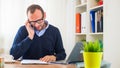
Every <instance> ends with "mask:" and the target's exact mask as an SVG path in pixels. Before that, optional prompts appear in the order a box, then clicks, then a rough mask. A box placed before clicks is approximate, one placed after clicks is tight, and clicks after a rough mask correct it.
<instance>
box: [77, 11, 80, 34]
mask: <svg viewBox="0 0 120 68" xmlns="http://www.w3.org/2000/svg"><path fill="white" fill-rule="evenodd" d="M76 33H81V14H80V13H76Z"/></svg>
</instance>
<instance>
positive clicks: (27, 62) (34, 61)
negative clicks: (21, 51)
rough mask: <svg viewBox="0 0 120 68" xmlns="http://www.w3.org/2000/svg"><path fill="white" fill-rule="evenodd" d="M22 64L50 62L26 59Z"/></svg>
mask: <svg viewBox="0 0 120 68" xmlns="http://www.w3.org/2000/svg"><path fill="white" fill-rule="evenodd" d="M21 64H48V63H47V62H44V61H40V60H31V59H24V60H22V61H21Z"/></svg>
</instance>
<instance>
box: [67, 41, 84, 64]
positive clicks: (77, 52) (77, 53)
mask: <svg viewBox="0 0 120 68" xmlns="http://www.w3.org/2000/svg"><path fill="white" fill-rule="evenodd" d="M81 51H83V44H82V42H78V43H76V45H75V46H74V48H73V49H72V51H71V53H70V55H69V57H68V59H67V62H68V63H75V62H83V53H81Z"/></svg>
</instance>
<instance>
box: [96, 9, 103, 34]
mask: <svg viewBox="0 0 120 68" xmlns="http://www.w3.org/2000/svg"><path fill="white" fill-rule="evenodd" d="M97 13H98V14H97V15H98V21H97V32H103V15H102V14H103V10H102V9H101V10H98V11H97Z"/></svg>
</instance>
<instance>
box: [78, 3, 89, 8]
mask: <svg viewBox="0 0 120 68" xmlns="http://www.w3.org/2000/svg"><path fill="white" fill-rule="evenodd" d="M86 6H87V3H83V4H80V5H77V6H76V8H81V7H86Z"/></svg>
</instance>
